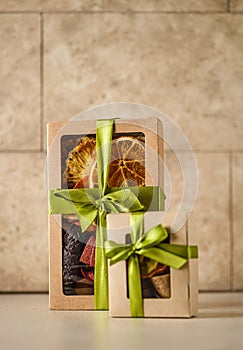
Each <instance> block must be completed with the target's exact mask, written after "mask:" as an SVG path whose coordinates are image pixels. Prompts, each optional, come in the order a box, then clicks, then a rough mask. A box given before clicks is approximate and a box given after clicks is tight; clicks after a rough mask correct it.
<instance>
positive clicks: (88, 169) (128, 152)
mask: <svg viewBox="0 0 243 350" xmlns="http://www.w3.org/2000/svg"><path fill="white" fill-rule="evenodd" d="M95 146H96V141H95V139H93V138H91V137H88V136H87V137H84V138H83V139H81V141H80V142H79V144H78V145H77V146H76V147H75V148H74V149H73V150H72V151H71V152H70V153H69V155H68V159H67V160H66V171H65V176H66V181H67V184H68V187H69V188H82V187H83V188H85V187H98V178H97V162H96V152H95ZM144 185H145V145H144V142H143V141H141V140H139V139H137V138H135V137H133V136H121V137H118V138H115V139H114V140H113V141H112V147H111V162H110V169H109V178H108V186H109V187H127V186H144Z"/></svg>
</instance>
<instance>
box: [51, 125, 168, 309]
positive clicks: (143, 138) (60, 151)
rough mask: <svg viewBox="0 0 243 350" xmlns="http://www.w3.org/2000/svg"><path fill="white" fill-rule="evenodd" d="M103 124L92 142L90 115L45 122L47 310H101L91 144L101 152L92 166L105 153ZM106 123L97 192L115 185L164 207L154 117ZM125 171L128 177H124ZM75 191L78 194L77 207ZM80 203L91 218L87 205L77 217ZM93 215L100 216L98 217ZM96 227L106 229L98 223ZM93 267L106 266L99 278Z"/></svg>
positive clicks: (141, 200) (95, 179)
mask: <svg viewBox="0 0 243 350" xmlns="http://www.w3.org/2000/svg"><path fill="white" fill-rule="evenodd" d="M104 123H105V122H103V124H102V122H100V124H99V125H100V129H101V131H99V139H98V140H96V130H97V129H96V128H97V123H96V121H95V120H81V121H73V122H68V123H65V122H56V123H51V124H48V128H47V130H48V181H49V183H48V187H49V189H50V195H49V211H50V214H52V215H49V252H50V254H49V256H50V258H49V262H50V264H49V265H50V272H49V306H50V308H51V309H108V305H107V300H108V291H107V283H106V281H105V280H107V270H106V263H105V260H104V259H105V258H104V251H103V252H102V249H101V250H99V252H100V254H101V255H102V254H103V255H102V256H101V257H100V256H99V260H98V258H97V249H96V244H97V227H98V226H100V224H98V216H99V215H98V213H99V210H98V211H97V203H98V202H99V205H100V206H101V205H102V198H100V190H99V189H100V183H99V181H100V175H99V174H97V172H99V170H97V165H96V164H97V163H96V161H97V160H98V159H97V142H99V145H100V143H102V142H103V143H104V145H101V146H100V148H99V149H100V150H101V151H100V153H99V161H98V163H99V164H100V163H101V160H100V158H102V157H103V155H104V154H106V153H107V152H108V151H107V147H106V142H107V140H105V138H106V137H107V136H104V135H105V134H106V133H107V125H105V124H104ZM110 123H111V122H110ZM112 123H113V125H112V139H113V141H112V143H111V152H110V153H111V158H110V167H109V169H110V170H109V171H108V173H109V174H108V175H107V174H106V177H107V179H106V180H107V181H105V180H104V177H105V175H103V170H104V169H103V168H102V172H100V173H102V176H101V177H102V179H103V180H104V181H103V182H106V184H105V185H104V183H103V184H102V186H103V187H105V188H103V189H102V191H103V190H104V192H105V193H103V194H105V196H106V195H107V196H108V197H109V196H110V194H111V195H112V196H114V194H113V191H116V190H117V189H116V187H119V188H120V187H122V188H124V189H127V191H130V192H132V193H131V195H132V196H133V197H134V198H137V197H138V200H139V203H140V204H142V205H144V208H143V209H142V210H160V209H163V205H164V197H163V193H162V192H161V188H162V189H163V164H162V162H163V141H162V125H161V122H160V121H159V120H158V119H157V118H150V119H138V120H129V119H116V120H114V121H113V122H112ZM108 124H109V121H108ZM108 128H109V126H108ZM102 138H103V139H102ZM100 139H102V140H103V141H100ZM108 144H109V143H108ZM130 148H131V149H130ZM129 152H130V153H129ZM103 153H104V154H103ZM108 153H109V152H108ZM102 154H103V155H102ZM134 158H138V161H137V162H136V159H134ZM134 160H135V162H134ZM103 161H104V159H103V158H102V162H103ZM129 161H130V163H131V164H132V165H131V166H132V168H131V167H130V165H129V164H130V163H129ZM83 162H84V164H83ZM98 167H99V165H98ZM117 167H118V168H119V171H118V173H117V172H116V170H117ZM121 167H122V169H123V172H122V174H123V176H124V178H122V180H121V176H117V174H118V175H119V174H121V172H120V170H121V169H120V168H121ZM129 167H130V168H129ZM127 168H128V170H127ZM130 170H132V172H131V171H130ZM129 171H130V173H132V175H129V174H130V173H129ZM119 172H120V173H119ZM134 173H135V175H134ZM80 174H81V175H80ZM116 176H117V177H116ZM101 182H102V181H101ZM107 184H108V186H106V185H107ZM90 188H92V189H90ZM119 188H118V189H119ZM151 190H152V192H151ZM89 191H91V192H89ZM102 191H101V192H102ZM110 192H112V193H110ZM80 193H81V195H82V196H81V199H79V200H78V201H79V203H78V204H76V201H77V196H79V194H80ZM90 195H91V197H92V196H93V197H92V198H93V199H91V202H92V201H93V202H92V203H91V202H89V200H90V198H89V197H90ZM122 195H123V194H122ZM131 195H128V196H127V197H128V198H127V200H131ZM107 196H106V197H107ZM108 199H109V198H108ZM108 199H107V200H108ZM113 200H114V198H111V199H110V202H109V203H108V204H109V205H110V203H111V202H112V201H113ZM83 201H85V203H86V204H88V205H89V204H92V205H93V211H95V210H96V211H97V213H96V216H97V217H96V216H92V215H91V214H92V213H91V214H90V213H89V214H88V212H89V210H88V211H86V214H87V215H88V219H87V218H85V217H82V215H83V212H82V210H85V208H81V214H80V213H79V209H80V206H82V205H83ZM105 205H106V204H105ZM63 206H64V207H63ZM60 207H61V208H60ZM127 210H131V211H134V210H138V208H136V205H135V207H133V208H130V209H127V208H126V211H127ZM111 211H112V210H111ZM108 212H109V210H108ZM90 215H91V216H92V217H90ZM105 216H106V215H105ZM86 219H87V220H86ZM85 220H86V221H85ZM99 220H100V221H101V220H103V221H104V220H105V218H104V217H103V219H102V218H100V219H99ZM95 221H96V224H97V225H95V223H94V222H95ZM100 221H99V222H100ZM82 225H83V226H82ZM101 226H102V225H101ZM103 226H105V224H104V222H103ZM100 231H101V229H99V231H98V232H99V235H100V234H101V235H102V233H101V232H100ZM98 237H100V236H98ZM103 238H105V237H103ZM100 239H102V237H100V238H99V240H100ZM100 243H101V242H99V244H100ZM98 262H99V264H98ZM96 264H98V265H96ZM100 265H101V266H102V268H103V267H104V268H105V270H104V271H105V272H104V271H103V272H102V273H103V274H104V276H101V274H102V273H101V272H99V277H96V276H97V275H98V272H97V273H96V274H95V271H98V269H100ZM97 266H98V267H97ZM96 268H97V269H96ZM94 279H95V281H96V282H95V283H94ZM101 290H103V292H101ZM102 293H103V294H102ZM98 295H99V296H98ZM97 299H98V300H97ZM103 299H106V301H105V300H103Z"/></svg>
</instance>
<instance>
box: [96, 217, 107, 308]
mask: <svg viewBox="0 0 243 350" xmlns="http://www.w3.org/2000/svg"><path fill="white" fill-rule="evenodd" d="M105 240H106V213H105V212H103V211H100V212H99V213H98V216H97V229H96V249H95V271H94V303H95V309H96V310H108V309H109V297H108V264H107V258H106V252H105V246H104V242H105Z"/></svg>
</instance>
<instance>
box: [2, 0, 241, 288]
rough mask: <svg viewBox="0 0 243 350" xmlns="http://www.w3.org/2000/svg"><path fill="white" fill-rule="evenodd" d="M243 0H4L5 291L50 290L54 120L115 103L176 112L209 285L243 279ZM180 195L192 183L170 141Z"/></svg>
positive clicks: (204, 281) (204, 282) (169, 158)
mask: <svg viewBox="0 0 243 350" xmlns="http://www.w3.org/2000/svg"><path fill="white" fill-rule="evenodd" d="M242 11H243V1H241V0H228V1H227V0H204V1H197V0H170V1H165V0H160V1H155V0H150V1H145V0H140V1H135V0H134V1H133V0H132V1H127V0H119V1H110V0H109V1H108V0H98V1H93V0H84V1H78V0H71V1H65V0H59V1H55V0H23V1H21V2H20V1H16V0H11V1H9V0H8V1H7V0H1V1H0V49H1V58H0V60H1V61H0V63H1V70H0V78H1V91H0V160H1V168H0V193H1V198H2V201H1V203H2V204H1V212H0V217H1V219H0V223H1V224H0V227H1V232H0V253H1V254H0V276H1V278H0V291H47V290H48V244H47V222H46V198H45V193H44V167H45V156H46V154H45V123H46V122H48V121H53V120H68V119H70V118H71V117H73V116H74V115H76V114H77V113H79V112H81V111H83V110H85V109H86V108H89V107H93V106H97V105H99V104H102V103H107V102H118V101H127V102H138V103H144V104H147V105H150V106H153V107H155V108H158V109H159V110H160V111H163V112H164V113H165V114H167V115H169V116H170V117H171V118H173V119H174V120H175V121H176V122H177V123H178V124H179V126H180V127H181V129H182V130H183V131H184V133H185V134H186V136H187V137H188V139H189V140H190V142H191V143H192V146H193V149H194V151H195V155H196V158H197V161H198V167H199V191H198V199H197V203H196V205H195V208H194V209H195V216H196V218H197V223H198V239H199V248H200V288H201V289H202V290H240V289H243V261H242V259H241V256H242V253H243V245H242V241H243V240H242V232H243V221H242V217H243V216H242V208H243V202H242V189H243V170H242V169H243V142H242V131H243V99H242V92H243V60H242V55H243V41H242V37H243V14H242ZM166 164H167V166H168V168H169V170H170V174H171V176H172V183H173V188H174V195H173V203H174V206H175V207H176V206H177V205H178V201H179V198H180V196H179V193H180V192H181V191H182V176H181V174H180V169H179V168H178V164H177V162H176V159H175V157H173V155H172V154H171V153H170V152H169V151H167V153H166Z"/></svg>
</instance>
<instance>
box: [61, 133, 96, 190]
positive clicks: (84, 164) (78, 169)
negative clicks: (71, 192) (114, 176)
mask: <svg viewBox="0 0 243 350" xmlns="http://www.w3.org/2000/svg"><path fill="white" fill-rule="evenodd" d="M95 145H96V141H95V139H93V138H91V137H88V136H86V137H83V138H82V139H81V141H80V142H79V143H78V145H77V146H76V147H74V149H73V150H72V151H71V152H69V155H68V158H67V160H66V170H65V173H64V177H65V180H66V181H67V186H68V188H77V187H90V186H87V183H88V181H89V177H90V172H91V168H92V166H93V164H94V163H95V161H96V152H95Z"/></svg>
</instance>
